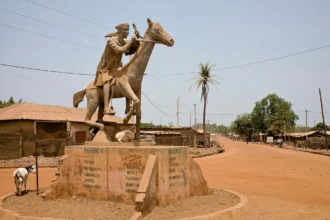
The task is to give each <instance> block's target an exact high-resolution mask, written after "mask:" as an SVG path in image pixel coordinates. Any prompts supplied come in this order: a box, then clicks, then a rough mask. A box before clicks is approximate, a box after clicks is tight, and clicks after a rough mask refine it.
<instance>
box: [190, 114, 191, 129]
mask: <svg viewBox="0 0 330 220" xmlns="http://www.w3.org/2000/svg"><path fill="white" fill-rule="evenodd" d="M190 127H191V111H190Z"/></svg>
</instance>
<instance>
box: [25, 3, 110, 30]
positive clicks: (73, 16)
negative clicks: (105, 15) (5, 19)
mask: <svg viewBox="0 0 330 220" xmlns="http://www.w3.org/2000/svg"><path fill="white" fill-rule="evenodd" d="M25 1H27V2H30V3H32V4H35V5H39V6H40V7H43V8H47V9H49V10H52V11H55V12H57V13H60V14H63V15H66V16H69V17H72V18H75V19H78V20H80V21H84V22H87V23H90V24H93V25H96V26H99V27H102V28H105V29H107V30H109V27H106V26H103V25H101V24H97V23H95V22H92V21H88V20H86V19H83V18H80V17H77V16H75V15H71V14H68V13H66V12H63V11H60V10H57V9H54V8H51V7H48V6H46V5H42V4H40V3H37V2H34V1H31V0H25Z"/></svg>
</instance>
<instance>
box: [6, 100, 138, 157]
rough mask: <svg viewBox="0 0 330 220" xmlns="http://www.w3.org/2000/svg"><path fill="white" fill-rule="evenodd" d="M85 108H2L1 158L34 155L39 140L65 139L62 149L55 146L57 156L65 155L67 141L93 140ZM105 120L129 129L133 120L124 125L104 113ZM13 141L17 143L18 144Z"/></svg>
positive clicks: (71, 142) (29, 105) (119, 119)
mask: <svg viewBox="0 0 330 220" xmlns="http://www.w3.org/2000/svg"><path fill="white" fill-rule="evenodd" d="M86 111H87V109H83V108H70V107H63V106H52V105H42V104H32V103H17V104H14V105H11V106H8V107H5V108H1V109H0V155H3V156H0V159H10V158H8V157H11V158H13V157H16V158H17V157H18V156H17V155H20V156H30V155H33V153H34V152H35V141H36V140H37V139H48V140H62V143H60V145H61V146H62V147H60V148H61V149H58V148H59V147H58V146H56V147H53V148H56V149H53V151H54V152H53V154H56V155H62V154H63V153H64V151H63V150H64V146H65V145H67V144H82V143H83V142H85V141H86V140H91V135H90V133H89V130H90V126H89V125H87V124H85V123H84V118H85V113H86ZM96 117H97V112H96V113H95V114H94V115H93V117H92V120H94V121H95V120H96ZM103 119H104V120H105V121H112V122H117V123H118V125H119V126H120V128H121V129H128V128H129V127H130V126H132V124H133V123H132V121H130V122H129V124H127V125H123V120H122V118H120V117H117V116H110V115H105V116H104V118H103ZM35 124H38V125H37V126H35ZM9 134H11V135H9ZM14 134H16V136H15V135H14ZM36 134H38V137H37V136H36ZM19 139H20V140H19ZM57 142H59V141H57ZM12 143H15V144H14V145H15V146H13V144H12ZM17 145H20V146H17ZM57 145H59V144H57ZM17 150H19V153H17ZM4 152H5V153H4ZM4 154H5V155H4ZM6 155H12V156H6ZM56 155H52V156H56Z"/></svg>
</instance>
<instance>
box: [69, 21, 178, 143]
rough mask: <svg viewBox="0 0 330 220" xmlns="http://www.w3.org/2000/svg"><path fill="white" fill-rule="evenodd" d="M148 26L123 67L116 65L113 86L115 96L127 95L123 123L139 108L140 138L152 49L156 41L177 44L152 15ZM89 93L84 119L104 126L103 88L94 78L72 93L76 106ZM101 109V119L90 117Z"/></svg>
mask: <svg viewBox="0 0 330 220" xmlns="http://www.w3.org/2000/svg"><path fill="white" fill-rule="evenodd" d="M147 21H148V28H147V30H146V32H145V34H144V36H143V38H142V39H139V41H141V44H140V47H139V49H138V50H137V52H136V54H135V56H134V57H133V58H132V59H131V60H130V61H129V62H128V63H127V64H126V65H125V66H123V67H120V68H118V69H117V72H118V73H117V75H116V77H115V82H114V89H112V90H113V91H112V94H110V97H112V98H123V97H125V98H126V111H125V113H126V115H125V117H124V118H123V123H124V124H127V123H128V121H129V120H130V118H131V117H132V115H133V113H134V112H135V111H136V133H135V139H136V140H139V139H140V123H141V102H140V100H141V87H142V80H143V75H144V73H145V70H146V68H147V65H148V62H149V58H150V56H151V53H152V51H153V48H154V46H155V44H164V45H166V46H169V47H172V46H173V45H174V40H173V38H172V37H171V36H170V35H169V34H168V33H167V32H166V31H165V30H164V29H163V27H162V26H161V25H160V24H159V23H157V22H152V21H151V20H150V19H149V18H148V19H147ZM85 95H86V97H87V113H86V116H85V123H86V124H88V125H90V126H92V127H97V128H99V129H100V130H103V129H104V124H103V123H102V122H103V115H104V101H103V100H104V99H103V90H99V92H98V89H97V88H96V87H95V86H94V81H92V82H90V83H89V84H88V86H87V88H85V89H84V90H81V91H79V92H76V93H75V94H74V95H73V106H74V107H75V108H77V107H78V105H79V103H80V102H82V101H83V99H84V96H85ZM97 107H98V108H99V109H98V116H97V118H98V120H97V122H94V121H92V120H91V118H92V116H93V114H94V113H95V111H96V109H97Z"/></svg>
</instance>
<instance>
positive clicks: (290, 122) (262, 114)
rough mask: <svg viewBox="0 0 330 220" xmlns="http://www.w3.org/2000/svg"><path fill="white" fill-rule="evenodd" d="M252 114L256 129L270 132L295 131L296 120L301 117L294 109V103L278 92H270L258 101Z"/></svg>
mask: <svg viewBox="0 0 330 220" xmlns="http://www.w3.org/2000/svg"><path fill="white" fill-rule="evenodd" d="M251 116H252V124H253V127H254V128H255V129H256V131H260V132H267V133H269V134H282V133H284V132H290V131H294V129H295V121H296V120H298V119H299V117H298V115H296V114H295V113H294V111H293V110H292V104H291V103H290V102H288V101H286V100H285V99H283V98H280V97H279V96H278V95H276V94H269V95H267V96H266V97H265V98H263V99H262V100H261V101H259V102H256V104H255V107H254V109H253V111H252V113H251Z"/></svg>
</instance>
